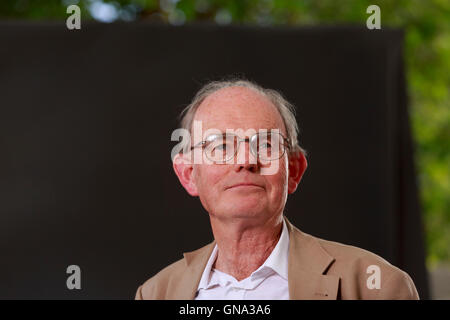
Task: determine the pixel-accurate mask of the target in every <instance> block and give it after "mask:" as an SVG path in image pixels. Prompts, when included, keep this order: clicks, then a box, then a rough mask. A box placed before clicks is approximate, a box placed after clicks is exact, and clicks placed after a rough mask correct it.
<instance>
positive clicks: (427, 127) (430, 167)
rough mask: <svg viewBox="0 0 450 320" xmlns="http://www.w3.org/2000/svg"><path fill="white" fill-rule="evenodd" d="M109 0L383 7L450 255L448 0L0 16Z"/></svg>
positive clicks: (207, 17)
mask: <svg viewBox="0 0 450 320" xmlns="http://www.w3.org/2000/svg"><path fill="white" fill-rule="evenodd" d="M96 2H97V3H108V4H109V5H110V6H113V7H114V8H115V10H116V11H117V12H118V13H119V14H118V15H117V19H122V20H126V21H131V20H160V21H164V22H167V23H171V24H178V25H179V24H183V23H189V22H192V21H196V22H201V21H204V22H212V23H218V24H228V23H234V24H252V25H263V26H270V25H319V24H320V25H323V24H328V25H334V24H355V25H360V26H364V25H365V23H366V19H367V17H368V16H369V14H367V13H366V8H367V7H368V6H369V5H371V4H377V5H378V6H379V7H380V8H381V26H382V28H383V27H387V26H389V27H400V28H403V29H404V30H405V32H406V39H405V40H406V43H405V59H406V67H407V79H408V93H409V98H410V104H411V122H412V128H413V137H414V140H415V147H416V159H415V160H416V165H417V172H418V178H419V184H420V192H421V202H422V207H423V212H424V222H425V232H426V241H427V255H428V261H427V262H428V264H429V265H433V264H435V263H436V262H442V261H450V152H449V150H450V148H449V147H450V144H449V138H450V96H449V95H450V1H448V0H428V1H425V0H389V1H388V0H377V1H374V0H342V1H337V0H116V1H109V0H1V1H0V18H1V19H21V20H29V19H39V20H44V19H45V20H53V19H58V20H59V19H65V18H66V17H67V16H68V15H67V14H66V12H65V8H66V7H67V5H69V4H72V3H75V4H78V5H79V6H80V7H81V9H82V17H83V19H86V18H92V17H95V14H93V11H92V5H93V4H94V3H96Z"/></svg>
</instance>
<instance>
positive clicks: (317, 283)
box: [169, 217, 339, 300]
mask: <svg viewBox="0 0 450 320" xmlns="http://www.w3.org/2000/svg"><path fill="white" fill-rule="evenodd" d="M285 221H286V224H287V227H288V230H289V262H288V283H289V296H290V299H291V300H299V299H307V300H317V299H320V300H333V299H336V298H337V293H338V288H339V277H337V276H333V275H326V272H327V270H328V269H329V267H330V266H331V264H332V263H333V262H334V261H335V259H334V258H333V257H332V256H330V255H329V254H328V253H327V252H326V251H325V250H324V249H323V248H322V246H321V245H320V243H319V241H318V240H317V239H316V238H314V237H312V236H310V235H308V234H306V233H303V232H302V231H300V230H299V229H297V228H296V227H295V226H293V225H292V224H291V223H290V222H289V220H288V219H287V218H286V217H285ZM215 244H216V241H213V242H211V243H210V244H208V245H206V246H204V247H203V248H200V249H198V250H195V251H192V252H187V253H184V254H183V255H184V260H185V263H186V271H185V275H186V276H183V277H182V279H180V283H179V286H178V287H179V289H178V290H177V292H176V293H175V292H174V293H173V294H174V296H173V297H172V298H175V299H186V300H191V299H194V298H195V294H196V292H197V287H198V284H199V282H200V278H201V276H202V274H203V270H204V269H205V267H206V264H207V262H208V259H209V257H210V255H211V253H212V251H213V249H214V246H215ZM169 298H170V297H169Z"/></svg>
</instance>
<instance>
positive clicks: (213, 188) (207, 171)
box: [194, 164, 225, 196]
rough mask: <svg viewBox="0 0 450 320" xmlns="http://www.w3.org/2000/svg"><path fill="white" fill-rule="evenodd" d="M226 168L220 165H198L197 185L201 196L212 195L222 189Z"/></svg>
mask: <svg viewBox="0 0 450 320" xmlns="http://www.w3.org/2000/svg"><path fill="white" fill-rule="evenodd" d="M224 174H225V172H224V168H222V166H218V165H207V164H203V165H197V166H196V167H195V168H194V179H195V184H196V186H197V188H198V191H199V194H200V196H202V195H208V194H212V195H214V194H215V193H216V192H217V189H218V188H219V189H220V188H221V180H222V178H223V176H224Z"/></svg>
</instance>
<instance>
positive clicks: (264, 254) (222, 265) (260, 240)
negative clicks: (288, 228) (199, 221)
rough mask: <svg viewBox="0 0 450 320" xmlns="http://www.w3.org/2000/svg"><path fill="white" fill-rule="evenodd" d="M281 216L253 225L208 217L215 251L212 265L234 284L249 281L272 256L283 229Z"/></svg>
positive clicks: (241, 220)
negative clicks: (216, 247)
mask: <svg viewBox="0 0 450 320" xmlns="http://www.w3.org/2000/svg"><path fill="white" fill-rule="evenodd" d="M282 219H283V218H282V215H277V216H276V217H274V218H272V219H270V220H268V221H265V222H263V223H253V221H252V222H250V221H246V220H245V219H236V220H233V219H231V220H228V219H227V220H222V219H219V218H216V217H215V216H213V215H210V220H211V227H212V231H213V234H214V238H215V240H216V243H217V246H218V248H219V250H218V255H217V259H216V261H215V263H214V265H213V268H216V269H217V270H219V271H222V272H225V273H227V274H229V275H232V276H233V277H234V278H235V279H237V280H238V281H240V280H242V279H245V278H247V277H249V276H250V275H251V274H252V272H253V271H255V270H256V269H258V268H259V267H260V266H261V265H262V264H263V263H264V261H266V259H267V258H268V257H269V255H270V254H271V253H272V251H273V249H274V248H275V246H276V245H277V243H278V240H279V239H280V236H281V231H282V227H283V220H282Z"/></svg>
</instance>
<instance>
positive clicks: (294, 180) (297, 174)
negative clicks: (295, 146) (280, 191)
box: [288, 151, 308, 194]
mask: <svg viewBox="0 0 450 320" xmlns="http://www.w3.org/2000/svg"><path fill="white" fill-rule="evenodd" d="M288 161H289V177H288V193H289V194H291V193H294V192H295V190H297V186H298V184H299V183H300V180H301V179H302V176H303V173H305V171H306V167H307V166H308V163H307V162H306V158H305V155H304V154H303V152H301V151H297V152H294V153H291V154H290V155H289V160H288Z"/></svg>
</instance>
